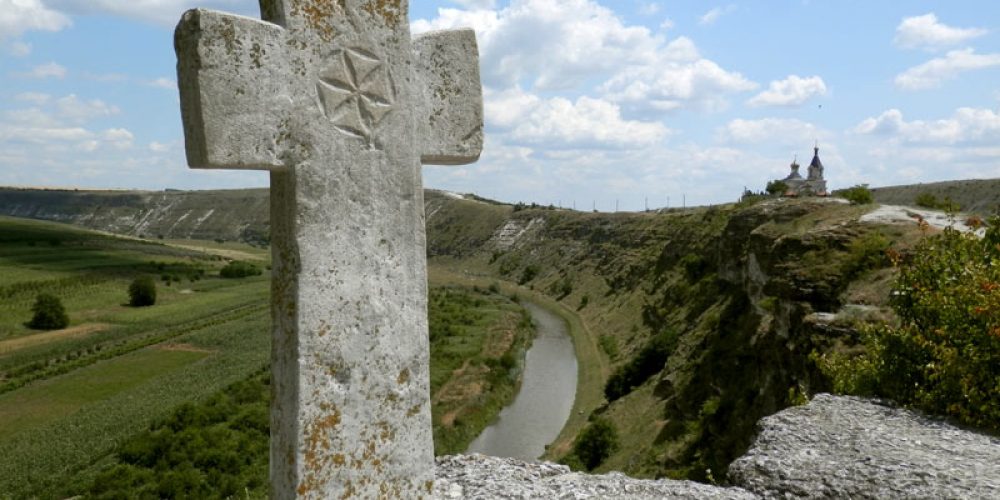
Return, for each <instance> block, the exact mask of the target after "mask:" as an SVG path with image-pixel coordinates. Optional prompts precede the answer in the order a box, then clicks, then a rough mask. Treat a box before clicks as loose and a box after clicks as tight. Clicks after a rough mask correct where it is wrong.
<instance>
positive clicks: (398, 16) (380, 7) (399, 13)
mask: <svg viewBox="0 0 1000 500" xmlns="http://www.w3.org/2000/svg"><path fill="white" fill-rule="evenodd" d="M401 4H402V2H401V0H369V1H368V2H366V3H365V4H364V6H362V7H361V8H362V9H364V10H365V11H366V12H368V13H369V14H371V15H372V17H378V18H381V19H382V20H383V21H385V25H386V26H388V27H390V28H393V29H395V28H396V27H397V26H399V22H400V20H402V19H403V18H404V17H406V13H405V12H403V6H402V5H401Z"/></svg>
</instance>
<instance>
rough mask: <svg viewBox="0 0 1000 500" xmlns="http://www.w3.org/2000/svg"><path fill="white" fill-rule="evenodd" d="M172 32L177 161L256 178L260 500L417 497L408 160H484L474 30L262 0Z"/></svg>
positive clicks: (413, 208) (422, 307)
mask: <svg viewBox="0 0 1000 500" xmlns="http://www.w3.org/2000/svg"><path fill="white" fill-rule="evenodd" d="M260 7H261V12H262V17H263V19H264V21H258V20H255V19H250V18H245V17H240V16H235V15H229V14H224V13H220V12H214V11H208V10H201V9H196V10H191V11H188V12H187V13H185V14H184V16H183V19H182V20H181V22H180V24H179V25H178V26H177V31H176V33H175V48H176V50H177V57H178V64H177V72H178V82H179V86H180V94H181V111H182V115H183V119H184V135H185V140H186V148H187V158H188V163H189V164H190V165H191V166H192V167H195V168H229V169H261V170H269V171H270V176H271V245H272V260H273V262H272V266H273V269H274V271H273V285H272V319H273V324H274V326H273V328H274V332H273V347H272V355H271V369H272V373H273V382H272V403H271V483H272V485H271V488H272V490H271V492H272V495H273V497H275V498H293V497H299V498H323V499H326V498H349V497H364V498H372V497H382V498H416V497H420V496H429V495H430V492H431V489H432V484H433V483H432V482H433V476H434V457H433V451H434V446H433V441H432V433H431V417H430V395H429V368H428V363H429V349H428V335H427V305H426V301H427V289H426V288H427V274H426V273H427V271H426V253H425V235H424V231H425V229H424V211H423V188H422V185H421V176H420V168H421V163H433V164H445V165H457V164H465V163H471V162H474V161H476V160H477V159H478V157H479V153H480V151H481V149H482V88H481V86H480V83H479V61H478V54H477V48H476V40H475V34H474V33H473V32H472V31H470V30H459V31H447V32H435V33H430V34H427V35H424V36H421V37H418V38H416V39H415V40H411V38H410V29H409V22H408V5H407V1H406V0H260Z"/></svg>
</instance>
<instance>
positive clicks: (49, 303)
mask: <svg viewBox="0 0 1000 500" xmlns="http://www.w3.org/2000/svg"><path fill="white" fill-rule="evenodd" d="M31 312H32V313H33V315H32V317H31V321H30V322H28V328H34V329H35V330H58V329H60V328H66V326H68V325H69V316H67V315H66V308H64V307H63V305H62V301H60V300H59V298H58V297H56V296H55V295H50V294H47V293H40V294H38V295H37V296H36V297H35V304H34V305H33V306H31Z"/></svg>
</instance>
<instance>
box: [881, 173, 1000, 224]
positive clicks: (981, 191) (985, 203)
mask: <svg viewBox="0 0 1000 500" xmlns="http://www.w3.org/2000/svg"><path fill="white" fill-rule="evenodd" d="M923 193H930V194H932V195H934V196H935V197H937V198H938V199H944V198H951V200H952V201H954V202H956V203H958V204H959V205H960V206H961V207H962V211H963V212H967V213H975V214H980V215H989V214H992V213H995V212H996V211H997V208H998V207H1000V179H970V180H964V181H945V182H932V183H928V184H910V185H907V186H889V187H881V188H872V194H873V195H874V196H875V201H877V202H879V203H883V204H886V205H915V204H916V198H917V196H918V195H920V194H923Z"/></svg>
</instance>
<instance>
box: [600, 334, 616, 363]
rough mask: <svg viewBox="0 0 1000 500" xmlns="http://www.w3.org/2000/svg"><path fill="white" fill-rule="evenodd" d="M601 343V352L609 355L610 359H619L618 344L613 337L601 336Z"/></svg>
mask: <svg viewBox="0 0 1000 500" xmlns="http://www.w3.org/2000/svg"><path fill="white" fill-rule="evenodd" d="M599 342H600V344H601V350H602V351H604V354H607V355H608V357H609V358H611V359H615V358H617V357H618V342H616V341H615V338H614V337H612V336H611V335H607V334H604V335H601V336H600V339H599Z"/></svg>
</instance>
